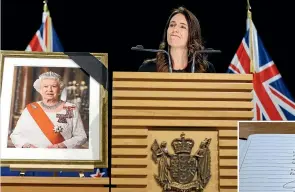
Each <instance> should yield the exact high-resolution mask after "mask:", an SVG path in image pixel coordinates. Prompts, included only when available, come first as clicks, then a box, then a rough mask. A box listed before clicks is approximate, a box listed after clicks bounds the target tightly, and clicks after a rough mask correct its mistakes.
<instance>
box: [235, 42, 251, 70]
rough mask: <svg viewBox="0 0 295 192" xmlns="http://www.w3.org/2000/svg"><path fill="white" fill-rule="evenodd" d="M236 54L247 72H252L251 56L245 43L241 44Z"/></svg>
mask: <svg viewBox="0 0 295 192" xmlns="http://www.w3.org/2000/svg"><path fill="white" fill-rule="evenodd" d="M236 54H237V57H238V59H239V61H240V63H241V65H242V67H243V69H244V71H245V73H246V74H249V73H250V58H249V55H248V54H247V52H246V50H245V47H244V45H243V43H241V44H240V46H239V48H238V50H237V53H236Z"/></svg>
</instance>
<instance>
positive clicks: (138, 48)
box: [131, 45, 172, 73]
mask: <svg viewBox="0 0 295 192" xmlns="http://www.w3.org/2000/svg"><path fill="white" fill-rule="evenodd" d="M131 50H133V51H147V52H154V53H157V52H162V53H165V54H166V55H167V56H168V68H169V72H170V73H172V65H171V58H170V55H169V53H168V52H167V51H165V50H161V49H145V48H144V47H143V46H142V45H136V47H131Z"/></svg>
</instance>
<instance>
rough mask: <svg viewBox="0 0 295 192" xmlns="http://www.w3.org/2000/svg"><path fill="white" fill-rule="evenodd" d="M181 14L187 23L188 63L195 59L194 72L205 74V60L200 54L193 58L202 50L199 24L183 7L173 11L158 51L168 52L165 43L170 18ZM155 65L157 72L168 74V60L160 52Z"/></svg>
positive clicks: (206, 62)
mask: <svg viewBox="0 0 295 192" xmlns="http://www.w3.org/2000/svg"><path fill="white" fill-rule="evenodd" d="M178 13H181V14H183V15H184V16H185V18H186V20H187V23H188V43H187V47H188V57H189V58H188V62H189V63H190V62H193V60H194V59H195V65H196V72H199V73H202V72H205V71H206V69H207V66H208V61H207V58H206V57H205V56H203V55H201V54H196V55H195V58H193V55H194V53H195V52H196V51H198V50H202V49H204V46H203V41H202V36H201V27H200V24H199V21H198V19H197V18H196V16H195V15H194V14H193V13H192V12H190V11H189V10H187V9H186V8H184V7H179V8H177V9H174V10H173V11H172V13H171V15H170V17H169V19H168V21H167V23H166V27H165V30H164V35H163V40H162V42H161V44H160V47H159V49H163V50H166V51H168V46H169V45H168V42H167V29H168V27H169V24H170V20H171V18H172V17H173V16H174V15H176V14H178ZM156 65H157V71H159V72H168V60H167V58H166V55H165V54H164V53H162V52H159V53H158V54H157V57H156Z"/></svg>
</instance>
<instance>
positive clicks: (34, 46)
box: [30, 34, 43, 52]
mask: <svg viewBox="0 0 295 192" xmlns="http://www.w3.org/2000/svg"><path fill="white" fill-rule="evenodd" d="M30 47H31V50H32V51H39V52H42V51H43V50H42V47H41V45H40V42H39V39H38V36H37V35H36V34H35V35H34V37H33V39H32V40H31V42H30Z"/></svg>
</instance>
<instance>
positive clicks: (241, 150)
mask: <svg viewBox="0 0 295 192" xmlns="http://www.w3.org/2000/svg"><path fill="white" fill-rule="evenodd" d="M246 147H247V140H244V139H239V158H240V159H241V158H242V155H243V154H244V152H245V148H246Z"/></svg>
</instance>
